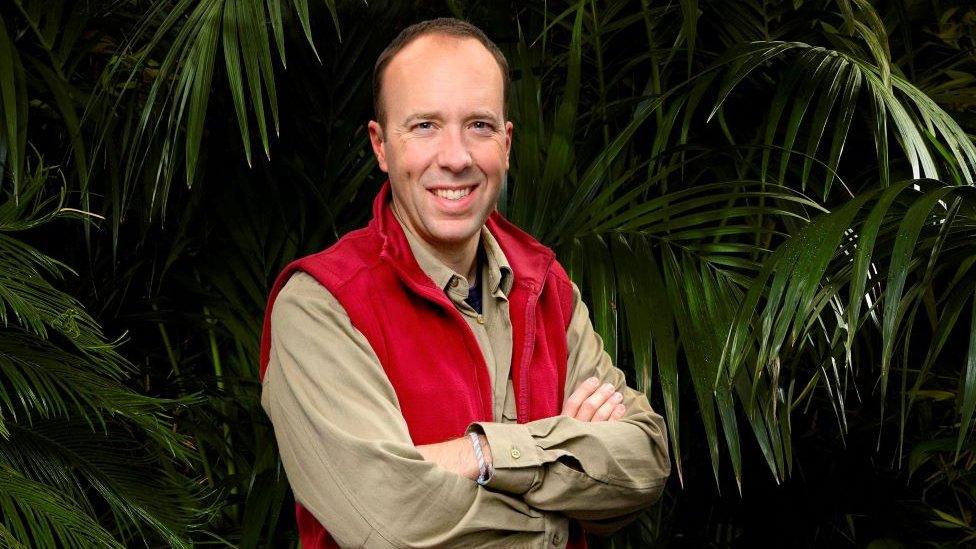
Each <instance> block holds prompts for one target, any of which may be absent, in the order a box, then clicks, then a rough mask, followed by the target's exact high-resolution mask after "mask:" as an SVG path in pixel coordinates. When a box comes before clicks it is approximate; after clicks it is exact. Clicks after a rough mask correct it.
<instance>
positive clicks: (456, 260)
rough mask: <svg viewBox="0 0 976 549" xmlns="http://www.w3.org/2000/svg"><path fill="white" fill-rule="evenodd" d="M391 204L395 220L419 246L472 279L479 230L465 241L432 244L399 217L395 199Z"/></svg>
mask: <svg viewBox="0 0 976 549" xmlns="http://www.w3.org/2000/svg"><path fill="white" fill-rule="evenodd" d="M391 206H392V208H393V215H394V216H396V218H397V221H399V222H400V226H401V227H402V228H403V230H404V231H410V232H411V233H412V234H413V235H414V236H415V237H417V240H418V241H419V242H420V245H421V246H423V247H424V248H426V249H427V251H429V252H430V253H431V254H432V255H433V256H434V257H436V258H437V260H438V261H440V262H441V263H443V264H444V265H447V266H448V267H450V269H451V270H453V271H454V272H455V273H458V274H461V275H464V277H465V278H467V279H468V281H469V282H470V281H473V280H474V276H475V270H476V269H477V266H478V262H477V257H478V243H479V242H480V241H481V231H478V232H477V233H475V234H474V235H472V236H471V238H470V239H468V240H467V241H466V242H462V243H459V244H455V245H451V244H446V245H445V244H439V245H438V246H434V245H433V244H431V243H430V242H427V240H426V239H424V237H422V236H420V235H419V234H417V233H416V231H414V230H413V229H412V228H411V227H410V226H409V224H408V223H407V222H406V220H405V219H404V218H403V217H401V215H400V211H399V209H398V208H397V205H396V201H395V200H394V201H393V203H392V204H391Z"/></svg>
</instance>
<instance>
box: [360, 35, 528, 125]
mask: <svg viewBox="0 0 976 549" xmlns="http://www.w3.org/2000/svg"><path fill="white" fill-rule="evenodd" d="M430 34H442V35H446V36H453V37H456V38H474V39H475V40H477V41H478V42H480V43H481V45H482V46H484V47H485V49H487V50H488V52H489V53H491V55H492V57H494V58H495V61H496V62H497V63H498V68H499V69H501V71H502V86H503V90H502V93H503V99H502V108H503V113H502V115H503V116H506V115H507V114H508V96H509V88H511V85H512V84H511V79H510V78H509V75H508V60H506V59H505V54H503V53H502V50H500V49H498V46H497V45H495V43H494V42H492V41H491V39H490V38H488V37H487V36H485V33H484V32H482V31H481V29H479V28H478V27H476V26H474V25H472V24H471V23H468V22H467V21H462V20H460V19H454V18H453V17H441V18H438V19H430V20H428V21H421V22H420V23H415V24H413V25H410V26H409V27H407V28H405V29H403V30H402V31H400V34H398V35H397V37H396V38H394V39H393V41H392V42H390V45H388V46H387V47H386V49H384V50H383V51H382V53H380V56H379V57H378V58H377V59H376V65H375V66H374V67H373V110H374V111H375V114H376V120H377V121H379V123H380V124H383V123H384V120H383V119H384V118H385V116H386V113H385V112H384V111H383V105H382V101H381V100H380V93H381V92H382V88H383V72H384V71H385V70H386V66H387V65H389V64H390V60H391V59H393V56H395V55H396V54H397V53H399V52H400V50H402V49H403V48H405V47H406V46H407V45H408V44H410V43H411V42H413V41H414V40H416V39H418V38H420V37H421V36H427V35H430Z"/></svg>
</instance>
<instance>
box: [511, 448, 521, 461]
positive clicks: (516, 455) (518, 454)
mask: <svg viewBox="0 0 976 549" xmlns="http://www.w3.org/2000/svg"><path fill="white" fill-rule="evenodd" d="M512 457H513V458H514V459H518V458H520V457H522V452H519V449H518V448H512Z"/></svg>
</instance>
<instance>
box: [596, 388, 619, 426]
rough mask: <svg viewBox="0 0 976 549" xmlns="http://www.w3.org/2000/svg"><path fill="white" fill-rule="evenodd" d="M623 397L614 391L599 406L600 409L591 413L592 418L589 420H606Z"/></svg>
mask: <svg viewBox="0 0 976 549" xmlns="http://www.w3.org/2000/svg"><path fill="white" fill-rule="evenodd" d="M623 399H624V396H623V395H622V394H620V393H614V394H612V395H610V398H608V399H607V401H606V402H604V403H603V406H600V409H599V410H597V411H596V413H595V414H593V419H591V420H590V421H606V420H608V419H610V414H612V413H613V411H614V410H615V409H616V408H617V404H620V401H621V400H623Z"/></svg>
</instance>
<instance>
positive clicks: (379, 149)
mask: <svg viewBox="0 0 976 549" xmlns="http://www.w3.org/2000/svg"><path fill="white" fill-rule="evenodd" d="M366 128H367V129H368V130H369V144H370V145H372V147H373V155H374V156H375V157H376V163H377V164H379V167H380V170H383V172H384V173H390V169H389V166H387V164H386V151H385V150H384V148H383V145H384V143H386V141H385V137H384V135H383V127H382V126H380V123H379V122H377V121H375V120H370V121H369V124H367V125H366Z"/></svg>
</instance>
